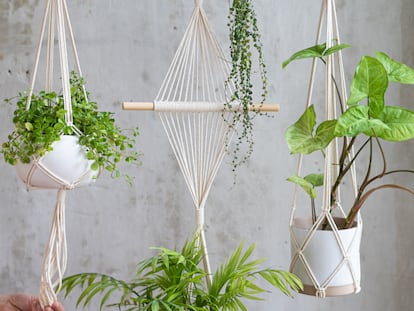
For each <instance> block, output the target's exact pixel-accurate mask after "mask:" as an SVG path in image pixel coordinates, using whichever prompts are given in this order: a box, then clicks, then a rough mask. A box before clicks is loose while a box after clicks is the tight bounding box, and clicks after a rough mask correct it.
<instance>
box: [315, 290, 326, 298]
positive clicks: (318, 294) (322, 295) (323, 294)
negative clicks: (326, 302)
mask: <svg viewBox="0 0 414 311" xmlns="http://www.w3.org/2000/svg"><path fill="white" fill-rule="evenodd" d="M315 295H316V297H318V298H326V289H325V288H318V289H317V290H316V293H315Z"/></svg>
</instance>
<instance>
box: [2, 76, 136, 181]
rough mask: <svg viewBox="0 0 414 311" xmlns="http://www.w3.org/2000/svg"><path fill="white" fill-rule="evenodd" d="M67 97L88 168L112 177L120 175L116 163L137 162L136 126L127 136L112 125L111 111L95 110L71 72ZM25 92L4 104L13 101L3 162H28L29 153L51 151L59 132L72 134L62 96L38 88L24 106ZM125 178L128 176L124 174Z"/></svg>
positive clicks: (3, 149)
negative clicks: (109, 174)
mask: <svg viewBox="0 0 414 311" xmlns="http://www.w3.org/2000/svg"><path fill="white" fill-rule="evenodd" d="M70 84H71V100H72V115H73V123H74V125H75V127H76V128H77V129H79V130H80V132H81V133H82V135H81V136H80V137H79V144H80V145H82V146H84V147H85V148H86V150H87V158H88V159H89V160H92V161H93V164H92V169H94V170H98V169H101V168H103V169H106V170H107V171H109V172H110V173H111V175H112V176H113V177H119V176H121V173H120V171H119V168H118V164H119V163H120V162H121V161H125V162H127V163H135V164H137V163H139V154H138V153H137V152H136V151H134V150H133V148H134V144H135V137H136V136H137V135H138V129H137V128H136V129H132V130H131V135H126V134H125V133H124V131H123V130H122V129H121V128H120V127H119V126H117V125H116V123H115V119H114V114H113V113H111V112H103V111H98V106H97V104H96V103H95V102H93V101H88V99H87V98H85V95H86V96H89V93H86V94H85V92H84V89H83V86H84V84H85V81H84V79H83V78H81V77H79V76H78V75H77V74H76V73H74V72H72V74H71V79H70ZM27 99H28V95H27V93H20V94H19V95H18V96H17V97H16V98H14V99H6V102H7V103H14V101H15V102H16V105H17V107H16V110H15V111H14V117H13V123H14V125H15V128H14V130H13V132H12V133H11V134H10V135H8V140H7V141H6V142H4V143H3V144H2V150H1V152H2V153H3V155H4V160H5V161H6V163H9V164H11V165H16V164H17V162H19V161H20V162H22V163H30V161H31V159H32V157H33V156H39V157H41V156H43V155H45V154H46V153H47V152H48V151H51V150H52V144H53V142H55V141H58V140H59V139H60V136H61V135H75V131H74V127H73V126H72V125H70V124H68V123H67V122H66V121H65V112H66V111H65V109H64V101H63V95H62V94H58V93H56V92H45V91H41V92H39V94H33V95H32V98H31V104H30V109H26V103H27ZM124 176H125V177H126V178H127V180H128V181H130V178H129V176H127V175H124Z"/></svg>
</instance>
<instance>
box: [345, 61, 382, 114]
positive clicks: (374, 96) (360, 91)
mask: <svg viewBox="0 0 414 311" xmlns="http://www.w3.org/2000/svg"><path fill="white" fill-rule="evenodd" d="M387 88H388V76H387V72H386V70H385V68H384V66H383V65H382V64H381V62H379V61H378V60H377V59H375V58H373V57H370V56H364V57H363V58H362V59H361V61H360V62H359V64H358V66H357V69H356V71H355V74H354V78H353V80H352V84H351V93H350V97H349V99H348V105H349V106H354V105H356V104H358V103H359V102H361V101H362V100H363V99H365V98H367V99H368V106H369V114H370V116H372V117H377V116H378V115H379V114H380V113H381V111H382V110H383V108H384V94H385V92H386V90H387Z"/></svg>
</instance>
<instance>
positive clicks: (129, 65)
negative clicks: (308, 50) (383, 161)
mask: <svg viewBox="0 0 414 311" xmlns="http://www.w3.org/2000/svg"><path fill="white" fill-rule="evenodd" d="M68 6H69V10H70V14H71V17H72V23H73V27H74V32H75V36H76V39H77V44H78V50H79V53H80V59H81V64H82V69H83V71H84V73H85V75H86V77H87V81H88V88H89V90H90V91H91V93H92V96H93V99H95V100H96V101H97V102H98V103H99V105H100V106H101V108H102V109H105V110H111V111H114V112H116V118H117V120H118V121H119V122H120V123H121V124H122V125H123V126H124V127H131V126H136V125H138V126H139V127H140V128H141V135H140V137H139V140H138V142H139V149H140V150H141V151H142V152H143V153H144V154H145V156H144V157H143V166H142V167H138V168H132V169H130V168H129V170H130V172H131V174H133V175H134V176H135V177H136V181H135V184H134V186H133V187H132V188H131V187H129V186H128V185H126V184H125V183H123V182H120V181H114V180H111V179H110V178H109V177H108V176H107V175H105V176H103V177H102V178H100V179H99V181H98V182H97V183H96V184H95V185H93V186H91V187H87V188H80V189H76V190H74V191H72V192H70V193H69V194H68V198H67V232H68V243H69V267H68V271H67V274H72V273H76V272H81V271H97V272H104V273H111V274H113V275H115V276H118V277H121V278H128V274H129V273H132V271H133V270H134V267H135V264H136V263H137V262H138V261H140V260H141V259H143V258H144V257H145V256H146V255H148V254H149V250H148V248H149V247H150V246H166V247H173V246H174V245H181V244H182V242H183V241H184V239H185V238H186V237H187V236H189V234H190V233H191V232H192V230H193V229H194V225H193V208H192V201H191V199H190V195H189V193H188V190H187V188H186V185H185V182H184V179H183V177H182V176H181V173H180V171H179V168H178V165H177V164H176V161H175V159H174V156H173V154H172V152H171V150H170V147H169V145H168V141H167V140H166V137H165V134H164V132H163V129H162V127H161V124H160V122H159V120H158V119H157V117H156V115H155V114H154V113H152V112H125V111H122V110H121V107H120V101H123V100H152V99H153V98H154V97H155V95H156V93H157V91H158V88H159V87H160V85H161V82H162V79H163V76H164V74H165V72H166V70H167V69H168V65H169V62H170V60H171V58H172V56H173V53H174V51H175V49H176V48H177V45H178V43H179V41H180V39H181V36H182V34H183V31H184V29H185V27H186V24H187V22H188V18H189V16H190V14H191V10H192V7H193V1H192V0H185V1H184V0H169V1H167V0H155V1H143V0H139V1H136V0H122V1H119V0H100V1H98V0H72V1H68ZM204 6H205V9H206V11H207V13H208V15H209V17H210V22H211V24H212V25H213V28H214V30H215V31H216V33H217V36H218V38H219V40H220V41H221V43H222V45H223V47H225V48H226V47H227V41H226V31H227V29H226V14H227V9H228V1H225V0H210V1H209V0H205V1H204ZM255 6H256V9H257V13H258V16H259V18H260V27H261V30H262V32H263V42H264V45H265V56H266V59H267V62H268V68H269V80H270V94H269V95H270V96H269V101H270V102H279V103H280V104H281V105H282V111H281V112H280V113H278V114H277V115H276V117H275V118H272V119H268V118H261V119H257V121H256V130H255V131H256V132H255V135H256V150H255V153H254V155H253V157H252V159H251V161H250V162H249V163H248V164H247V165H246V166H245V167H243V168H242V169H240V170H239V174H238V183H237V184H236V185H235V186H233V185H232V173H231V168H230V166H229V165H228V164H226V163H225V164H224V165H223V167H222V169H221V171H220V173H219V175H218V176H217V180H216V181H215V183H214V186H213V188H212V190H211V194H210V198H209V200H208V203H207V219H206V220H207V223H208V228H207V238H208V241H209V247H210V254H211V258H212V261H213V266H215V265H216V264H217V262H219V261H221V260H222V259H223V258H224V257H226V256H227V255H228V254H229V250H230V249H234V248H235V247H236V246H237V245H238V243H239V242H240V241H241V240H242V239H245V240H246V241H247V242H248V243H251V242H256V243H257V253H256V254H257V256H260V257H265V258H266V259H267V263H268V264H269V265H272V266H275V267H281V268H287V266H288V262H289V234H288V219H289V212H290V204H291V199H292V194H293V188H292V186H291V185H290V184H287V182H285V179H286V177H287V176H289V175H290V174H291V173H292V172H293V171H294V169H295V163H296V160H295V158H293V157H289V154H288V150H287V147H286V145H285V143H284V139H283V133H284V131H285V129H286V127H287V126H288V125H289V124H290V123H292V121H294V120H295V119H296V118H297V116H298V114H299V113H300V112H301V111H302V109H303V107H304V100H305V96H306V85H307V79H308V72H309V69H310V66H309V63H296V64H292V65H291V66H290V68H288V69H287V70H284V71H282V70H281V63H282V61H283V60H284V59H286V58H287V57H288V56H289V55H290V54H291V53H292V52H294V51H296V50H298V49H300V48H303V47H306V46H310V45H312V44H313V42H314V38H315V32H316V23H317V18H318V14H319V8H320V1H305V0H290V1H278V0H257V1H255ZM337 8H338V13H339V22H340V26H341V35H342V41H344V42H347V43H350V44H352V45H353V48H352V49H351V50H349V51H347V52H346V54H345V67H346V70H347V77H348V78H349V77H351V76H352V74H353V68H354V67H355V65H356V64H357V62H358V60H359V58H360V56H361V55H363V54H372V53H373V52H374V51H376V50H381V51H384V52H387V53H389V54H390V55H392V56H393V57H395V58H396V59H399V60H402V61H403V62H405V63H407V64H410V65H411V66H414V43H413V40H412V38H413V37H414V27H413V26H414V21H413V19H414V2H413V1H412V0H395V1H391V2H390V1H386V0H365V1H344V0H339V1H337ZM42 11H43V1H40V0H1V2H0V94H1V97H2V98H9V97H12V96H14V95H15V94H16V93H17V92H18V91H21V90H25V89H27V88H28V81H29V74H30V70H31V66H32V63H33V58H34V46H35V44H36V40H37V36H38V31H39V24H40V17H41V13H42ZM413 96H414V92H413V90H412V89H410V88H408V87H404V88H401V89H396V88H394V89H393V90H392V92H391V100H392V102H393V103H394V102H396V103H398V102H402V103H404V105H406V106H409V107H411V109H414V104H413V100H412V98H413ZM0 113H1V120H2V121H1V123H0V138H1V140H4V139H5V138H6V136H7V133H8V132H9V131H10V130H11V128H12V124H11V116H12V109H11V108H10V107H8V106H6V105H2V106H1V112H0ZM387 151H388V152H389V154H390V156H391V158H390V162H394V163H400V164H401V165H402V166H403V165H404V166H406V167H407V166H408V167H412V165H413V158H412V153H413V151H414V144H413V142H409V143H407V144H405V145H404V146H397V145H395V146H394V145H391V144H390V145H387ZM227 162H228V160H227ZM405 182H406V183H407V184H408V186H410V187H413V179H412V177H411V178H406V179H405ZM0 198H1V203H0V206H1V207H0V245H1V251H0V292H2V293H5V292H15V291H19V292H20V291H26V292H34V293H36V292H37V288H38V280H39V270H40V265H41V258H42V253H43V249H44V243H45V241H46V239H47V235H48V231H49V226H50V220H51V213H52V210H53V204H54V200H55V192H53V191H31V192H27V191H26V190H25V188H24V187H23V185H22V183H21V182H20V181H18V180H17V177H16V174H15V171H14V168H12V167H9V166H7V165H5V164H1V169H0ZM411 205H413V198H412V197H410V196H409V195H407V194H403V193H397V192H392V191H385V192H383V193H382V194H377V195H375V196H374V197H373V198H372V199H370V200H369V201H368V203H367V206H365V207H364V213H363V216H364V221H365V223H364V225H365V226H364V230H365V232H364V235H363V241H362V244H363V245H362V275H363V279H362V292H361V293H360V294H358V295H356V296H347V297H342V298H335V299H326V300H318V299H316V298H311V297H306V296H300V295H297V296H296V297H295V298H294V299H290V298H287V297H284V296H282V295H281V294H279V293H274V294H269V295H267V296H266V301H265V302H261V303H260V302H259V303H257V304H251V306H252V308H251V309H252V310H304V309H305V308H307V310H332V309H334V308H335V310H338V311H340V310H352V309H353V310H372V311H373V310H399V311H409V310H413V308H414V307H413V306H412V303H413V301H414V299H413V297H412V283H413V282H414V261H413V259H412V257H413V255H414V253H413V249H414V240H413V239H412V236H413V232H414V231H413V227H412V223H413V221H414V209H413V208H412V206H411ZM64 303H65V304H66V306H67V309H68V310H72V309H74V300H73V299H68V300H64ZM96 309H97V307H96V306H95V307H91V308H90V310H96Z"/></svg>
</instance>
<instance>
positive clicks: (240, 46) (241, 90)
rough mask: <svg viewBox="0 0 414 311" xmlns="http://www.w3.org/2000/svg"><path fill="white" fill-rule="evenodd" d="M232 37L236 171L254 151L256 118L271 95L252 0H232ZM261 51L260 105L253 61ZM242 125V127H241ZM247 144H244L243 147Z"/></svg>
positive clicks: (231, 90)
mask: <svg viewBox="0 0 414 311" xmlns="http://www.w3.org/2000/svg"><path fill="white" fill-rule="evenodd" d="M228 28H229V39H230V61H229V63H230V74H229V76H228V78H227V81H226V82H225V85H226V90H227V91H228V94H227V102H226V104H225V109H226V110H231V111H232V112H233V113H232V114H231V120H227V121H228V122H229V127H230V129H231V130H234V131H236V136H237V138H236V144H235V148H234V150H233V159H232V167H233V172H235V171H236V169H237V167H239V166H240V165H242V164H243V163H245V162H246V161H247V160H248V159H249V158H250V156H251V154H252V152H253V145H254V138H253V119H254V118H255V116H257V115H263V114H264V113H263V112H261V111H260V105H262V104H263V103H264V102H265V100H266V96H267V93H268V91H267V85H268V83H267V71H266V64H265V61H264V55H263V50H262V43H261V38H260V37H261V34H260V31H259V28H258V26H257V17H256V12H255V11H254V8H253V4H252V1H251V0H232V2H231V6H230V12H229V16H228ZM254 55H257V64H258V72H259V75H260V81H261V94H260V97H261V100H260V104H259V105H258V109H253V111H252V109H251V106H252V105H253V100H254V99H253V94H254V88H253V82H252V77H253V73H254V72H255V71H254V70H253V64H254ZM239 124H240V125H241V129H240V131H239V130H238V129H237V128H238V125H239ZM242 146H244V147H242Z"/></svg>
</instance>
